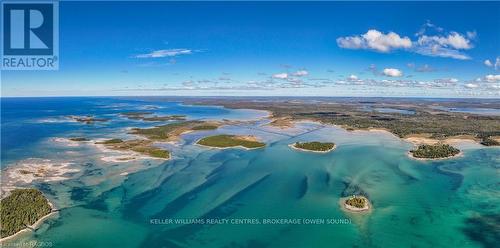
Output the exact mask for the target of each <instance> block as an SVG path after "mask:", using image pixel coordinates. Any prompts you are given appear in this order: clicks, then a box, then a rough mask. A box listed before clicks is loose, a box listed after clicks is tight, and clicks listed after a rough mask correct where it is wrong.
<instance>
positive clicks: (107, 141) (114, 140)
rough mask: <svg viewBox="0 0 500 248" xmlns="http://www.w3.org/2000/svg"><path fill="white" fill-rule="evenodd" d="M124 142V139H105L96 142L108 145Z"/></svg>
mask: <svg viewBox="0 0 500 248" xmlns="http://www.w3.org/2000/svg"><path fill="white" fill-rule="evenodd" d="M122 142H123V140H122V139H109V140H105V141H100V142H96V144H104V145H108V144H118V143H122Z"/></svg>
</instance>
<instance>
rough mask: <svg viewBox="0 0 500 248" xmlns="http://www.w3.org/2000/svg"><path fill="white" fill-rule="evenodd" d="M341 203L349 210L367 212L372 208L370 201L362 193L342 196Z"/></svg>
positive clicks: (343, 207)
mask: <svg viewBox="0 0 500 248" xmlns="http://www.w3.org/2000/svg"><path fill="white" fill-rule="evenodd" d="M340 204H341V206H342V209H344V210H347V211H349V212H366V211H369V210H371V209H372V206H371V204H370V201H369V200H368V199H367V198H366V197H364V196H362V195H353V196H351V197H347V198H341V199H340Z"/></svg>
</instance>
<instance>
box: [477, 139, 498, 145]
mask: <svg viewBox="0 0 500 248" xmlns="http://www.w3.org/2000/svg"><path fill="white" fill-rule="evenodd" d="M481 144H482V145H485V146H500V142H498V141H496V140H494V139H492V138H490V137H487V138H484V139H482V140H481Z"/></svg>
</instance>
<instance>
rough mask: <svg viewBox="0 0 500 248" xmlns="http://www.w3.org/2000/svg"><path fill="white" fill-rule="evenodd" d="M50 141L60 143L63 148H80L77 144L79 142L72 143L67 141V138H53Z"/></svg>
mask: <svg viewBox="0 0 500 248" xmlns="http://www.w3.org/2000/svg"><path fill="white" fill-rule="evenodd" d="M52 141H54V142H57V143H60V144H63V145H65V146H69V147H77V146H80V144H79V143H78V142H79V141H73V140H70V139H67V138H59V137H57V138H53V139H52Z"/></svg>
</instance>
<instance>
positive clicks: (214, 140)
mask: <svg viewBox="0 0 500 248" xmlns="http://www.w3.org/2000/svg"><path fill="white" fill-rule="evenodd" d="M196 144H198V145H202V146H208V147H215V148H230V147H243V148H246V149H255V148H261V147H264V146H265V145H266V144H265V143H262V142H260V141H258V140H257V139H256V138H255V137H253V136H238V135H229V134H220V135H214V136H209V137H205V138H202V139H200V140H198V142H196Z"/></svg>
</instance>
